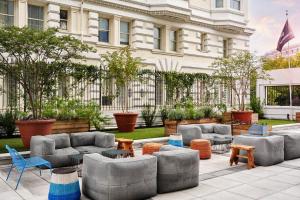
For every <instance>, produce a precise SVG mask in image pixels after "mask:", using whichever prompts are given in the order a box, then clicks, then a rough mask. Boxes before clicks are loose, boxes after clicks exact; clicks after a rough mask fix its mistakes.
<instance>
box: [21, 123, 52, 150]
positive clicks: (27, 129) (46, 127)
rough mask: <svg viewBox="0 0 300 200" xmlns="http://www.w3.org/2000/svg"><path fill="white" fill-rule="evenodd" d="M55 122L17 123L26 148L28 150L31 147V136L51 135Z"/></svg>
mask: <svg viewBox="0 0 300 200" xmlns="http://www.w3.org/2000/svg"><path fill="white" fill-rule="evenodd" d="M54 122H55V119H49V120H22V121H21V120H20V121H16V125H17V126H18V128H19V131H20V134H21V138H22V142H23V144H24V146H25V147H27V148H29V147H30V139H31V136H34V135H49V134H51V131H52V125H53V123H54Z"/></svg>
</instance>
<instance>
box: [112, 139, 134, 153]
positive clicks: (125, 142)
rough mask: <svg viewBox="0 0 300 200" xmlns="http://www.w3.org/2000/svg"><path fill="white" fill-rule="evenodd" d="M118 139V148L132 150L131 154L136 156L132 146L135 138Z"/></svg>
mask: <svg viewBox="0 0 300 200" xmlns="http://www.w3.org/2000/svg"><path fill="white" fill-rule="evenodd" d="M116 141H117V142H118V147H117V149H118V150H128V151H129V152H130V153H129V155H130V156H131V157H134V151H133V147H132V143H133V140H131V139H123V138H117V139H116Z"/></svg>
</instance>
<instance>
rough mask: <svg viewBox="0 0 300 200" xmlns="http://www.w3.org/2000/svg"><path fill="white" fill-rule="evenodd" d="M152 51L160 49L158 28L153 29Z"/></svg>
mask: <svg viewBox="0 0 300 200" xmlns="http://www.w3.org/2000/svg"><path fill="white" fill-rule="evenodd" d="M153 37H154V49H161V47H160V44H161V30H160V28H158V27H154V35H153Z"/></svg>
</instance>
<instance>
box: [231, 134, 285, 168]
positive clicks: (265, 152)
mask: <svg viewBox="0 0 300 200" xmlns="http://www.w3.org/2000/svg"><path fill="white" fill-rule="evenodd" d="M233 143H234V144H243V145H250V146H254V147H255V151H254V160H255V164H256V165H261V166H270V165H275V164H278V163H281V162H283V161H284V140H283V137H281V136H267V137H262V136H248V135H247V136H244V135H241V136H236V137H235V138H234V140H233ZM242 161H243V160H242Z"/></svg>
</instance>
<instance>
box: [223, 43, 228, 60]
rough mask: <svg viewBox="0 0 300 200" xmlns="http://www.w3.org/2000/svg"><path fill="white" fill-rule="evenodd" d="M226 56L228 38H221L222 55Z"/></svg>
mask: <svg viewBox="0 0 300 200" xmlns="http://www.w3.org/2000/svg"><path fill="white" fill-rule="evenodd" d="M227 56H228V40H223V57H227Z"/></svg>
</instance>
